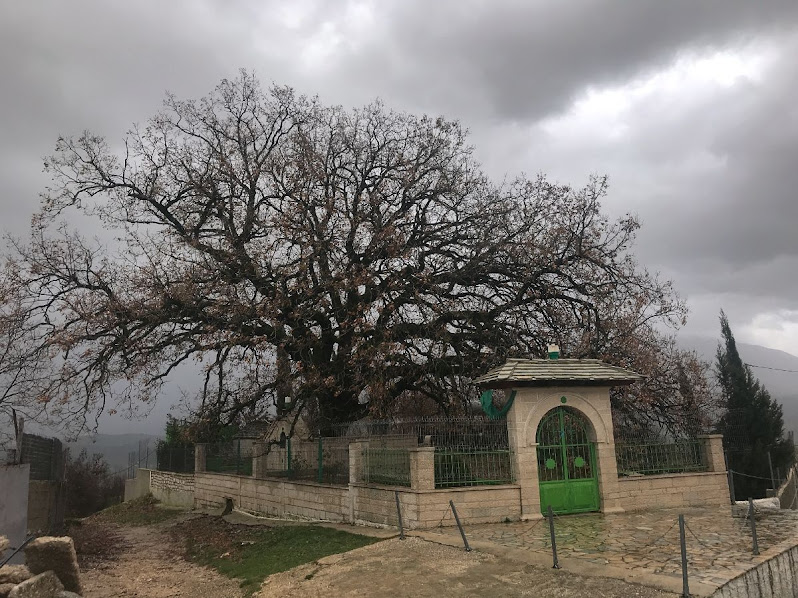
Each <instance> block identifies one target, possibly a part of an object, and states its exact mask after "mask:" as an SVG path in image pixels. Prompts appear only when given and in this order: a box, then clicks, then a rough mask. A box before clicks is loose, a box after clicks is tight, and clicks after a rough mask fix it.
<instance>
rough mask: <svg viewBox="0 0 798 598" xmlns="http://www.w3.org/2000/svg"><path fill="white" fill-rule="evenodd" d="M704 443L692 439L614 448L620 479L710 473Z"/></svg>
mask: <svg viewBox="0 0 798 598" xmlns="http://www.w3.org/2000/svg"><path fill="white" fill-rule="evenodd" d="M704 451H705V449H704V442H703V441H702V440H699V439H695V438H689V439H681V440H675V441H673V442H664V441H659V442H658V441H656V440H648V441H638V442H621V443H616V445H615V458H616V461H617V465H618V475H619V476H632V475H657V474H667V473H688V472H697V471H707V470H708V464H707V461H706V456H705V452H704Z"/></svg>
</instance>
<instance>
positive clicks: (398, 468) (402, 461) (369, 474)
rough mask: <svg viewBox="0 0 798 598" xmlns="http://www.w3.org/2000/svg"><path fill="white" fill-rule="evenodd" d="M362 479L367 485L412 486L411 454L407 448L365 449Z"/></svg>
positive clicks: (362, 462) (362, 460)
mask: <svg viewBox="0 0 798 598" xmlns="http://www.w3.org/2000/svg"><path fill="white" fill-rule="evenodd" d="M360 479H362V480H363V482H364V483H366V484H380V485H385V486H410V452H409V450H408V449H407V448H388V447H378V448H365V449H363V455H362V459H361V471H360Z"/></svg>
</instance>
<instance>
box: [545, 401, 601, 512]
mask: <svg viewBox="0 0 798 598" xmlns="http://www.w3.org/2000/svg"><path fill="white" fill-rule="evenodd" d="M537 442H538V447H537V453H538V476H539V482H540V508H541V510H542V512H543V513H545V512H546V511H547V509H548V507H549V505H551V508H552V510H553V511H554V512H555V513H558V514H564V513H587V512H589V511H598V510H599V492H598V476H597V473H596V445H595V443H593V442H591V441H590V436H589V435H588V423H587V421H586V420H585V418H584V417H583V416H582V415H580V414H579V413H578V412H576V411H574V410H573V409H569V408H567V407H557V408H555V409H552V410H551V411H550V412H549V413H547V414H546V416H545V417H544V418H543V420H542V421H541V422H540V426H538V433H537Z"/></svg>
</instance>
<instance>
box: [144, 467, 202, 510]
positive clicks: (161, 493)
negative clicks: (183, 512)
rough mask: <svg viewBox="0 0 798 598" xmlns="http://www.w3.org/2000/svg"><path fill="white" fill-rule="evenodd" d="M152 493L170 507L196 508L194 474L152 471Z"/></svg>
mask: <svg viewBox="0 0 798 598" xmlns="http://www.w3.org/2000/svg"><path fill="white" fill-rule="evenodd" d="M150 493H151V494H152V495H153V497H155V498H156V499H158V500H159V501H161V502H162V503H163V504H165V505H167V506H170V507H186V508H193V507H194V474H190V473H172V472H170V471H157V470H151V471H150Z"/></svg>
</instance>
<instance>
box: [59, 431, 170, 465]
mask: <svg viewBox="0 0 798 598" xmlns="http://www.w3.org/2000/svg"><path fill="white" fill-rule="evenodd" d="M159 438H160V437H158V436H153V435H151V434H97V435H96V436H93V437H88V436H87V437H84V438H78V440H76V441H75V442H69V443H67V444H66V446H67V448H69V451H70V453H71V454H72V455H73V456H77V455H78V453H80V451H81V450H83V449H84V448H85V449H86V452H87V453H88V454H89V455H93V454H95V453H99V454H101V455H102V456H103V458H104V459H105V460H106V461H107V462H108V465H109V466H110V468H111V470H112V471H118V470H121V469H124V468H125V467H127V465H128V455H129V454H130V453H132V452H135V453H136V460H137V461H138V455H139V451H141V459H142V466H144V465H145V463H144V462H143V460H144V459H146V455H147V447H148V446H149V453H150V466H154V465H155V445H156V443H157V442H158V440H159Z"/></svg>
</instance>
